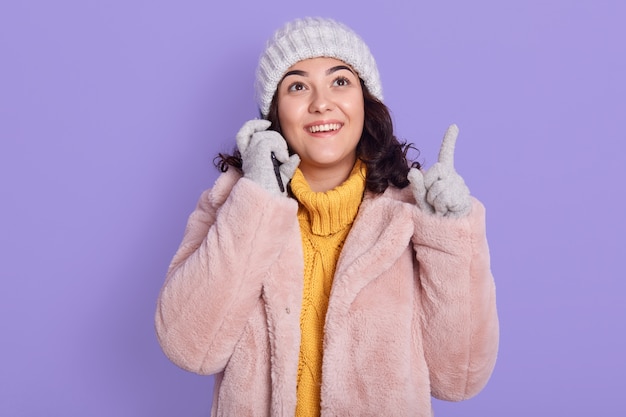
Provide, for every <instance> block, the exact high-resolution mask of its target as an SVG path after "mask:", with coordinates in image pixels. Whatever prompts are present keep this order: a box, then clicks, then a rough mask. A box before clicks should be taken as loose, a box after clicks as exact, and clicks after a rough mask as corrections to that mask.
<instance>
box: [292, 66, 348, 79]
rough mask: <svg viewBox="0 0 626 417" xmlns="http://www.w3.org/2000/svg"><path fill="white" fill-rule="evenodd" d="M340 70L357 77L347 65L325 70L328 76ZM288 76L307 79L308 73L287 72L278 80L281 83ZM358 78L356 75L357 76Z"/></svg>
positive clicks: (299, 71)
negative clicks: (298, 76)
mask: <svg viewBox="0 0 626 417" xmlns="http://www.w3.org/2000/svg"><path fill="white" fill-rule="evenodd" d="M341 70H348V71H350V72H351V73H353V74H354V75H357V74H356V72H354V70H353V69H352V68H350V67H349V66H347V65H336V66H334V67H332V68H329V69H327V70H326V75H330V74H332V73H335V72H337V71H341ZM290 75H300V76H302V77H308V76H309V73H308V72H306V71H302V70H292V71H287V72H286V73H285V75H283V78H281V79H280V81H281V82H282V81H283V80H284V79H285V78H287V77H288V76H290ZM357 76H358V75H357Z"/></svg>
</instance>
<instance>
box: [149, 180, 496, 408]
mask: <svg viewBox="0 0 626 417" xmlns="http://www.w3.org/2000/svg"><path fill="white" fill-rule="evenodd" d="M297 209H298V205H297V202H296V201H295V200H293V199H291V198H286V197H283V196H274V195H270V194H269V193H267V192H266V191H265V190H263V189H262V188H261V187H259V186H258V185H256V184H255V183H254V182H252V181H250V180H248V179H245V178H240V176H239V174H238V173H237V172H235V170H234V169H231V170H230V171H229V172H227V173H225V174H222V175H221V176H220V178H219V179H218V180H217V182H216V184H215V186H214V187H213V189H212V190H207V191H206V192H204V193H203V194H202V196H201V197H200V201H199V202H198V206H197V208H196V210H195V211H194V212H193V213H192V214H191V216H190V218H189V222H188V224H187V228H186V231H185V235H184V239H183V241H182V244H181V245H180V248H179V249H178V251H177V253H176V255H175V256H174V259H173V260H172V263H171V266H170V268H169V271H168V274H167V279H166V282H165V284H164V286H163V289H162V291H161V294H160V297H159V300H158V307H157V313H156V331H157V335H158V339H159V342H160V344H161V346H162V348H163V350H164V352H165V353H166V355H167V356H168V357H169V358H170V359H171V360H172V361H173V362H174V363H175V364H177V365H178V366H180V367H182V368H184V369H186V370H189V371H192V372H196V373H200V374H215V389H214V396H213V406H212V416H235V417H245V416H293V415H294V411H295V406H296V378H297V372H298V354H299V343H300V308H301V303H302V274H303V268H304V267H303V257H302V245H301V240H300V239H301V237H300V228H299V225H298V220H297V218H296V211H297ZM498 332H499V326H498V317H497V313H496V302H495V287H494V281H493V277H492V275H491V272H490V265H489V249H488V246H487V240H486V236H485V223H484V208H483V206H482V205H481V204H480V203H479V202H478V201H477V200H474V201H473V206H472V211H471V213H470V214H469V215H468V216H467V217H465V218H461V219H449V218H441V217H435V216H432V215H428V214H423V213H422V212H421V211H420V210H419V209H418V208H417V206H416V205H415V204H414V200H413V197H412V194H411V191H410V189H409V188H408V187H407V188H405V189H403V190H398V189H396V188H392V187H390V188H389V189H388V190H387V191H386V192H385V193H384V194H382V195H374V194H370V193H366V195H365V198H364V200H363V203H362V204H361V207H360V209H359V213H358V215H357V218H356V220H355V222H354V225H353V226H352V230H351V231H350V234H349V236H348V237H347V240H346V242H345V245H344V247H343V250H342V253H341V256H340V259H339V261H338V264H337V269H336V274H335V278H334V283H333V287H332V293H331V295H330V302H329V306H328V313H327V317H326V327H325V337H324V358H323V377H322V387H321V394H322V416H360V417H363V416H376V417H381V416H420V417H427V416H431V415H432V407H431V398H430V397H431V395H433V396H434V397H437V398H440V399H446V400H453V401H457V400H462V399H466V398H469V397H471V396H473V395H475V394H476V393H478V392H479V391H480V390H481V389H482V388H483V387H484V385H485V384H486V383H487V380H488V379H489V377H490V375H491V372H492V370H493V367H494V364H495V360H496V354H497V350H498Z"/></svg>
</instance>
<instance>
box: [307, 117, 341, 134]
mask: <svg viewBox="0 0 626 417" xmlns="http://www.w3.org/2000/svg"><path fill="white" fill-rule="evenodd" d="M322 126H328V127H331V129H329V130H317V131H314V130H312V129H316V128H320V127H322ZM343 126H344V123H343V122H341V121H339V120H317V121H315V122H313V123H308V124H306V125H304V130H305V131H306V132H307V133H308V134H309V135H315V136H328V135H334V134H335V133H337V132H339V131H340V130H341V128H342V127H343Z"/></svg>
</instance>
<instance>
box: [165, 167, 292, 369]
mask: <svg viewBox="0 0 626 417" xmlns="http://www.w3.org/2000/svg"><path fill="white" fill-rule="evenodd" d="M234 171H235V170H232V169H231V170H230V171H228V172H227V173H225V174H223V175H221V176H220V178H219V179H218V181H217V182H216V184H215V186H214V187H213V188H212V189H211V190H207V191H205V192H204V193H203V194H202V196H201V197H200V200H199V201H198V205H197V207H196V209H195V210H194V211H193V213H192V214H191V215H190V217H189V220H188V223H187V227H186V229H185V234H184V237H183V241H182V243H181V245H180V247H179V249H178V251H177V252H176V254H175V255H174V258H173V260H172V262H171V264H170V267H169V270H168V272H167V276H166V280H165V284H164V286H163V288H162V290H161V294H160V296H159V300H158V304H157V312H156V318H155V325H156V332H157V337H158V339H159V342H160V344H161V346H162V348H163V350H164V352H165V354H166V355H167V356H168V357H169V358H170V360H172V361H173V362H174V363H175V364H177V365H178V366H180V367H181V368H183V369H186V370H189V371H192V372H195V373H199V374H213V373H217V372H220V371H222V370H223V369H224V367H225V365H226V363H227V362H228V360H229V358H230V357H231V355H232V352H233V350H234V347H235V344H236V342H237V340H238V339H239V337H240V335H241V333H242V332H243V328H244V326H245V323H246V321H247V320H248V318H249V316H250V314H251V313H252V311H253V310H254V308H255V306H256V305H257V304H258V300H259V299H260V298H261V291H262V285H263V284H262V283H263V278H264V277H265V276H267V275H268V273H269V272H268V270H269V269H270V267H271V265H273V264H275V263H276V259H277V258H278V257H279V255H280V253H281V251H282V250H283V248H285V246H286V245H291V246H296V247H298V244H299V233H300V229H299V226H298V223H297V220H296V211H297V203H296V202H295V201H294V200H292V199H288V198H284V197H278V198H277V197H276V196H271V195H270V194H269V193H266V192H264V190H262V189H261V188H260V187H258V186H256V185H255V184H253V183H252V182H251V181H250V180H248V179H245V178H240V175H239V174H238V173H236V172H234ZM233 219H236V220H235V221H233ZM277 231H281V233H278V232H277ZM285 236H293V237H295V238H294V239H295V245H294V242H293V241H289V240H286V239H285ZM260 237H262V238H260Z"/></svg>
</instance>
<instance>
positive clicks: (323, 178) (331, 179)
mask: <svg viewBox="0 0 626 417" xmlns="http://www.w3.org/2000/svg"><path fill="white" fill-rule="evenodd" d="M355 162H356V158H354V159H352V160H351V161H349V162H348V163H346V164H341V165H339V166H334V167H330V168H329V167H324V168H320V167H315V166H309V165H306V164H302V163H301V164H300V166H299V167H298V168H299V169H300V171H302V175H304V178H305V179H306V182H307V183H308V184H309V187H311V191H315V192H317V193H319V192H326V191H329V190H332V189H333V188H336V187H338V186H340V185H341V184H343V183H344V182H345V181H346V180H347V179H348V177H349V176H350V173H351V172H352V168H354V163H355Z"/></svg>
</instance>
